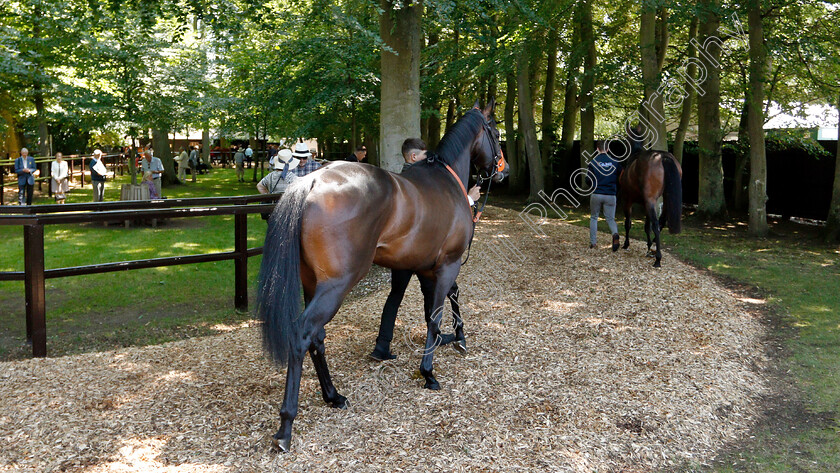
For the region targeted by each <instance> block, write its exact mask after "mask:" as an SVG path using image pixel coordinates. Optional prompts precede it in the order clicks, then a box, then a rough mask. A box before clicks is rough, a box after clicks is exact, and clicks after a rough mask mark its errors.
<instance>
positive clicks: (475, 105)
mask: <svg viewBox="0 0 840 473" xmlns="http://www.w3.org/2000/svg"><path fill="white" fill-rule="evenodd" d="M473 108H477V109H479V110H481V103H480V102H479V101H478V100H476V101H475V104H474V105H473Z"/></svg>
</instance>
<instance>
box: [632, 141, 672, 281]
mask: <svg viewBox="0 0 840 473" xmlns="http://www.w3.org/2000/svg"><path fill="white" fill-rule="evenodd" d="M641 136H642V132H641V129H640V128H639V127H637V128H635V129H630V128H629V127H628V129H627V137H628V138H629V140H630V142H631V155H630V158H629V159H628V161H627V164H626V165H625V166H624V169H622V171H621V174H620V175H619V177H618V185H619V193H620V196H621V199H622V201H623V205H624V230H625V235H624V246H623V248H624V249H625V250H626V249H627V248H628V247H629V246H630V225H631V220H630V217H631V211H632V207H633V204H634V203H638V204H642V206H643V207H644V209H645V235H646V236H647V248H648V249H647V254H648V256H654V255H655V256H656V261H655V262H654V263H653V266H654V267H655V268H659V267H661V263H660V262H661V261H662V251H661V250H660V236H659V233H660V231H661V230H662V228H664V227H665V225H667V226H668V230H669V231H670V232H671V233H679V232H680V230H681V229H682V166H680V163H678V162H677V159H676V158H675V157H674V155H673V154H671V153H669V152H667V151H662V150H646V149H643V147H642V143H641ZM660 197H663V208H662V216H661V217H660V218H659V219H657V218H656V203H657V201H658V200H659V198H660ZM651 230H653V234H654V241H656V252H655V253H654V252H652V251H651V249H650V248H651V245H652V241H651V237H650V232H651Z"/></svg>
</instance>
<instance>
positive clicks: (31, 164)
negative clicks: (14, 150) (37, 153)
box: [15, 156, 38, 186]
mask: <svg viewBox="0 0 840 473" xmlns="http://www.w3.org/2000/svg"><path fill="white" fill-rule="evenodd" d="M27 168H28V169H29V171H30V172H28V173H27V172H23V170H24V169H27ZM36 169H38V166H37V165H36V164H35V158H33V157H32V156H27V157H26V162H24V159H23V158H22V157H18V158H17V159H15V173H16V174H17V176H18V186H25V185H27V184H29V185H30V186H34V185H35V176H33V175H32V173H33V172H35V170H36Z"/></svg>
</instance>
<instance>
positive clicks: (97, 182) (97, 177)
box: [88, 149, 107, 202]
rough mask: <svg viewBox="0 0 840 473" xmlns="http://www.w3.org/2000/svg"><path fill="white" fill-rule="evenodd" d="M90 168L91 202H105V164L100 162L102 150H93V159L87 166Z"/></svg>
mask: <svg viewBox="0 0 840 473" xmlns="http://www.w3.org/2000/svg"><path fill="white" fill-rule="evenodd" d="M88 167H89V168H90V182H91V184H93V201H94V202H102V201H104V200H105V174H107V171H106V170H105V163H104V162H103V161H102V150H98V149H97V150H94V151H93V157H92V158H90V163H89V164H88Z"/></svg>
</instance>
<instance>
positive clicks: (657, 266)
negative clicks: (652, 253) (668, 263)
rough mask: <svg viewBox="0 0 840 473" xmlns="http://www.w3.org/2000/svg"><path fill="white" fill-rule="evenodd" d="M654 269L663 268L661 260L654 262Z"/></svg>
mask: <svg viewBox="0 0 840 473" xmlns="http://www.w3.org/2000/svg"><path fill="white" fill-rule="evenodd" d="M653 267H654V268H661V267H662V265H661V264H659V260H656V262H654V263H653Z"/></svg>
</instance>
